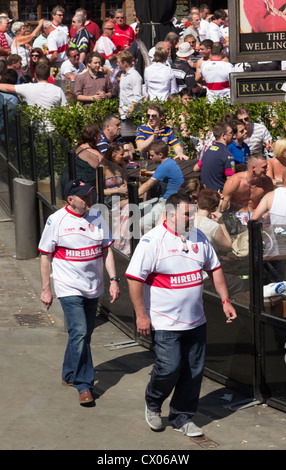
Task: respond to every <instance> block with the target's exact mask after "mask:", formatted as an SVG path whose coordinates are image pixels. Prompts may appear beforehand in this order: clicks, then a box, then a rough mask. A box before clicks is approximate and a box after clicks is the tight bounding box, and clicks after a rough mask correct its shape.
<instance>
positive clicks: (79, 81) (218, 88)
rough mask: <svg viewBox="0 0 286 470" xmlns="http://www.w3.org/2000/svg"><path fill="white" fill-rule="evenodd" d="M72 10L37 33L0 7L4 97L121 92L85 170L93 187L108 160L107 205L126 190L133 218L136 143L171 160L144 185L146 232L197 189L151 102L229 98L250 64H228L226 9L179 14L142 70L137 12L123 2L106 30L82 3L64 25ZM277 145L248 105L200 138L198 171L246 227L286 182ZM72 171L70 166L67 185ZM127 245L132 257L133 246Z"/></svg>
mask: <svg viewBox="0 0 286 470" xmlns="http://www.w3.org/2000/svg"><path fill="white" fill-rule="evenodd" d="M64 15H65V10H64V9H63V8H62V7H61V6H55V7H54V8H53V10H52V12H51V18H50V19H47V20H46V19H41V20H40V21H39V22H38V25H37V26H36V27H35V28H34V29H33V30H30V29H29V27H28V26H27V25H26V24H24V23H22V22H20V21H15V22H13V21H12V20H11V19H10V18H9V17H8V14H7V13H0V30H1V32H0V44H2V46H1V45H0V52H1V59H0V77H1V79H0V95H1V98H2V103H7V104H8V106H9V107H10V108H13V107H15V106H17V105H19V103H21V102H25V103H27V104H28V105H38V106H40V107H43V108H45V109H49V108H50V107H52V106H54V105H58V106H66V105H67V104H68V103H69V100H73V101H75V102H79V103H81V104H82V106H85V107H86V106H87V107H88V106H89V105H90V104H91V103H92V102H94V101H95V100H99V101H102V100H106V99H113V97H119V108H118V115H107V116H105V118H104V120H103V122H102V123H101V125H100V127H98V125H97V124H94V125H92V124H91V125H88V126H87V127H86V128H85V129H84V131H83V135H82V139H81V142H80V143H79V144H78V147H77V149H76V169H77V174H78V175H79V176H80V177H81V178H85V179H86V180H87V181H88V182H89V183H91V184H94V183H95V180H96V178H95V175H94V173H95V171H94V170H95V169H96V168H97V167H98V166H102V168H103V175H104V196H105V203H106V205H107V207H108V208H109V209H112V208H113V207H114V204H113V202H112V201H114V200H115V199H114V196H116V197H118V198H119V199H120V209H121V210H123V211H124V214H125V215H126V214H127V208H126V207H125V208H124V206H126V204H127V202H128V198H127V187H126V184H127V170H128V168H132V167H133V166H134V165H135V166H136V162H134V161H133V156H134V152H135V150H137V151H138V152H139V154H140V155H141V156H145V157H146V156H148V158H149V160H153V161H154V162H156V163H162V165H160V167H158V169H157V170H156V171H155V173H154V172H153V173H150V172H149V174H148V176H149V180H148V181H147V182H145V183H144V184H142V185H141V187H140V190H139V196H143V195H144V203H143V204H142V205H141V209H142V214H141V215H142V217H141V223H140V229H141V231H142V233H145V232H146V231H148V230H149V229H150V228H152V227H153V226H154V225H155V224H156V223H157V221H158V220H160V217H161V214H162V212H163V210H164V205H165V201H166V199H167V198H168V197H169V196H170V195H171V194H172V193H175V192H177V190H178V189H179V188H182V187H183V188H185V189H186V190H187V188H188V187H189V181H188V180H186V181H185V178H184V176H183V174H182V173H181V170H180V168H179V165H178V162H179V161H180V160H184V159H187V158H188V157H189V156H188V155H186V154H185V153H186V152H185V148H184V146H182V145H181V142H180V141H179V139H178V137H177V135H176V129H175V128H173V126H172V123H170V122H165V120H164V110H163V107H162V106H161V105H160V104H159V103H158V102H153V101H152V100H154V99H159V100H160V101H166V100H171V101H172V100H173V99H179V100H180V101H181V103H182V105H183V106H184V107H187V102H188V100H190V99H191V100H193V99H199V98H200V97H201V96H207V99H208V100H210V101H213V100H215V99H216V98H218V97H228V96H229V93H230V87H229V74H230V73H231V72H232V71H234V70H241V67H240V65H238V64H231V63H230V62H229V47H228V46H229V44H228V14H227V10H223V9H218V10H215V11H214V12H211V11H210V8H209V7H208V5H207V4H202V5H201V6H200V8H196V7H193V8H191V11H190V13H189V15H188V17H187V18H183V19H182V20H181V21H178V20H176V19H175V18H173V19H172V21H173V31H171V32H169V33H168V34H167V36H166V37H165V39H164V40H163V41H160V42H157V43H155V45H154V47H152V48H151V49H150V50H149V51H147V58H146V54H144V53H143V56H144V57H145V69H144V72H143V74H142V75H143V76H142V75H141V74H140V73H139V72H138V71H137V69H136V65H137V55H138V50H139V49H140V47H141V49H140V51H141V53H142V52H143V51H142V45H141V46H140V47H139V45H138V43H137V40H136V34H137V33H138V28H139V27H140V23H139V20H138V18H136V13H135V12H134V20H135V22H134V23H133V24H132V25H128V24H127V23H126V16H125V12H124V10H123V9H116V10H114V11H110V13H109V17H108V18H106V20H105V21H104V23H103V24H102V27H101V28H99V26H98V25H97V24H96V23H95V22H93V21H91V20H90V19H89V18H88V17H87V12H86V11H85V10H84V9H83V8H79V9H78V10H76V11H75V13H74V16H73V18H72V24H71V25H70V28H68V27H67V26H66V25H65V24H64ZM248 66H249V67H251V64H248ZM257 66H258V65H257V64H256V65H255V70H257ZM270 66H271V67H272V66H273V64H271V63H270ZM263 67H265V63H264V64H263ZM281 67H283V64H281V63H280V68H281ZM63 84H64V86H63ZM71 85H72V89H71ZM144 100H147V101H148V108H147V112H146V115H145V116H143V117H142V124H141V125H139V127H138V129H137V132H136V139H135V141H133V142H132V143H131V142H126V141H125V140H124V138H122V136H121V133H120V132H121V125H122V123H123V122H124V121H128V120H129V119H130V117H131V114H132V112H133V111H134V110H136V109H137V108H138V107H140V104H141V103H142V102H143V101H144ZM186 113H187V110H186ZM180 122H181V124H180V125H181V129H180V131H181V132H182V134H184V132H185V133H186V134H188V133H189V132H190V129H187V125H186V114H185V115H184V113H183V115H182V116H181V117H180ZM279 140H281V142H283V139H279ZM160 142H163V143H165V144H167V145H166V148H164V149H163V148H159V147H158V148H157V147H156V145H155V147H154V148H153V144H157V143H160ZM281 142H280V143H281ZM115 145H118V146H120V147H118V149H120V152H119V153H120V157H117V156H116V157H115V156H114V157H113V155H115V154H116V152H115V150H117V149H116V148H113V146H115ZM273 145H274V143H273V142H272V138H271V135H270V133H269V131H268V130H267V127H266V126H265V125H264V124H263V123H261V122H259V123H256V122H255V123H253V122H252V119H251V115H250V113H249V111H248V109H247V108H245V107H241V108H239V109H237V110H236V112H235V114H230V113H228V114H226V115H225V116H223V118H222V122H218V123H217V124H216V125H215V126H214V128H213V131H212V132H211V133H210V134H209V135H207V136H204V137H203V138H202V139H201V140H200V141H199V142H198V143H197V146H196V151H197V156H198V160H197V162H196V163H195V165H194V172H196V173H197V178H198V179H199V180H200V183H201V184H202V185H203V187H204V188H205V189H207V190H209V189H211V190H215V191H217V192H218V193H219V194H221V195H222V198H223V199H222V203H221V204H220V208H221V209H222V210H224V211H227V210H234V211H235V212H236V216H237V217H238V218H239V219H240V221H241V222H243V223H244V224H245V223H246V222H247V220H249V219H250V218H251V217H252V214H253V211H254V209H256V207H257V205H258V203H259V201H260V199H261V198H262V196H264V194H266V193H267V192H268V191H271V190H272V189H273V187H274V186H277V185H282V184H283V181H284V180H283V171H282V169H281V168H280V167H281V166H284V163H285V162H284V160H285V156H283V155H284V154H283V152H284V149H282V150H281V149H280V153H279V155H275V153H273V151H274V148H273ZM276 148H277V146H276ZM169 150H170V151H171V152H172V153H173V154H174V159H172V158H171V156H170V155H169ZM116 155H117V154H116ZM158 155H160V156H158ZM107 156H108V158H107ZM274 156H275V157H276V158H270V157H274ZM171 162H172V163H171ZM67 175H68V171H67V169H66V170H65V171H64V174H63V175H62V188H63V189H64V186H65V184H66V182H67ZM154 188H156V191H155V194H156V197H154ZM152 193H153V197H152ZM149 196H150V197H149ZM146 199H147V201H146ZM146 206H148V209H147V208H146ZM143 209H144V210H143ZM146 211H147V214H146ZM123 220H126V217H125V216H124V217H123ZM123 233H124V230H123ZM125 235H126V234H125ZM120 246H122V244H120ZM125 250H126V251H125V253H126V254H129V251H128V250H129V248H128V244H127V246H126V247H125Z"/></svg>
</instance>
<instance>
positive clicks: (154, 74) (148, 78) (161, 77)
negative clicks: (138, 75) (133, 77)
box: [144, 62, 178, 101]
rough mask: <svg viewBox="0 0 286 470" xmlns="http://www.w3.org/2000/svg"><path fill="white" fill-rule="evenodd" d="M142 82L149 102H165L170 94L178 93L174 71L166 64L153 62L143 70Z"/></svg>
mask: <svg viewBox="0 0 286 470" xmlns="http://www.w3.org/2000/svg"><path fill="white" fill-rule="evenodd" d="M144 81H145V85H146V91H147V94H148V98H149V100H151V101H152V100H154V99H156V98H157V99H159V100H162V101H166V100H167V98H168V96H169V95H170V94H171V93H178V87H177V80H176V77H175V73H174V70H173V69H172V68H171V67H168V66H167V65H166V64H162V63H159V62H154V63H153V64H151V65H149V67H146V68H145V71H144Z"/></svg>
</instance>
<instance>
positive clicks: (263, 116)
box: [22, 98, 286, 156]
mask: <svg viewBox="0 0 286 470" xmlns="http://www.w3.org/2000/svg"><path fill="white" fill-rule="evenodd" d="M156 102H158V103H160V104H161V105H162V106H163V108H164V119H165V123H166V125H169V126H170V127H172V128H173V129H174V130H175V132H176V134H177V136H178V138H179V140H180V141H181V143H182V145H184V147H185V149H186V150H187V151H188V152H189V155H190V156H192V155H193V141H192V139H191V137H196V138H198V139H203V138H204V137H205V136H206V135H207V134H208V133H209V132H211V131H212V129H213V126H214V124H216V123H217V122H219V121H220V120H221V119H222V117H223V115H224V114H225V113H234V112H235V111H236V109H237V108H238V107H241V106H242V105H241V104H236V105H231V104H230V103H229V101H228V100H226V99H218V100H216V101H215V102H214V103H209V102H208V101H207V99H206V98H200V99H196V100H193V101H189V102H188V104H187V106H184V105H183V104H182V103H181V101H180V99H176V100H174V101H164V102H160V101H158V100H157V101H156ZM148 104H149V102H148V101H144V102H143V103H142V105H141V106H140V108H139V109H137V111H135V112H133V113H132V117H131V118H132V121H133V123H134V124H135V125H136V126H138V125H139V124H141V123H142V122H145V119H146V111H147V108H148ZM246 106H247V107H248V109H249V111H250V115H251V117H252V121H253V122H263V123H264V124H265V125H266V127H267V128H268V130H269V131H270V134H271V136H272V138H273V140H276V139H277V138H278V137H280V138H283V137H286V129H285V128H286V103H285V102H281V103H250V104H247V105H246ZM22 111H23V112H24V113H25V114H26V115H27V116H28V117H29V119H30V121H31V122H33V123H34V124H35V128H36V130H37V129H38V132H40V133H41V132H43V129H44V123H45V122H46V121H47V120H48V121H49V122H50V123H51V124H52V125H53V126H54V128H55V131H56V132H57V133H58V134H59V135H60V136H61V137H62V138H64V139H66V141H67V142H68V145H69V148H70V150H72V149H73V148H74V147H75V146H76V145H77V143H78V142H79V140H80V138H81V133H82V130H83V128H84V127H85V125H86V124H89V123H93V122H96V123H98V124H99V126H101V123H102V120H103V118H104V117H105V116H106V115H108V114H118V99H107V100H103V101H95V102H94V103H92V104H91V105H90V106H89V107H84V106H83V105H81V104H77V103H74V104H70V105H68V106H66V107H60V108H52V109H50V110H48V111H47V110H43V109H40V108H38V107H36V106H23V107H22ZM182 117H183V121H184V129H182Z"/></svg>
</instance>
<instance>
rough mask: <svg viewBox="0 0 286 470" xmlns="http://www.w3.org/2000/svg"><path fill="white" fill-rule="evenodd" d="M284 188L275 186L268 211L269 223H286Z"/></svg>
mask: <svg viewBox="0 0 286 470" xmlns="http://www.w3.org/2000/svg"><path fill="white" fill-rule="evenodd" d="M285 201H286V188H276V189H275V190H274V199H273V203H272V206H271V209H270V211H269V214H270V222H271V225H286V204H285Z"/></svg>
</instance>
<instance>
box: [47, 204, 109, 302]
mask: <svg viewBox="0 0 286 470" xmlns="http://www.w3.org/2000/svg"><path fill="white" fill-rule="evenodd" d="M112 243H113V240H112V237H111V234H110V232H109V229H108V227H107V225H106V223H105V220H104V218H103V217H102V215H101V213H100V212H98V211H97V210H96V209H91V210H90V211H88V212H86V213H85V214H84V215H83V216H81V215H77V214H75V213H74V212H71V211H70V210H69V209H68V206H66V207H63V208H62V209H59V210H58V211H57V212H55V213H54V214H52V215H51V216H50V217H49V218H48V220H47V223H46V225H45V228H44V231H43V233H42V237H41V240H40V243H39V247H38V248H39V251H40V252H42V253H46V254H53V261H52V268H53V279H54V288H55V292H56V295H57V297H66V296H72V295H81V296H84V297H88V298H96V297H99V296H100V295H102V294H103V291H104V279H103V250H104V249H106V248H108V247H109V246H110V245H111V244H112Z"/></svg>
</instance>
